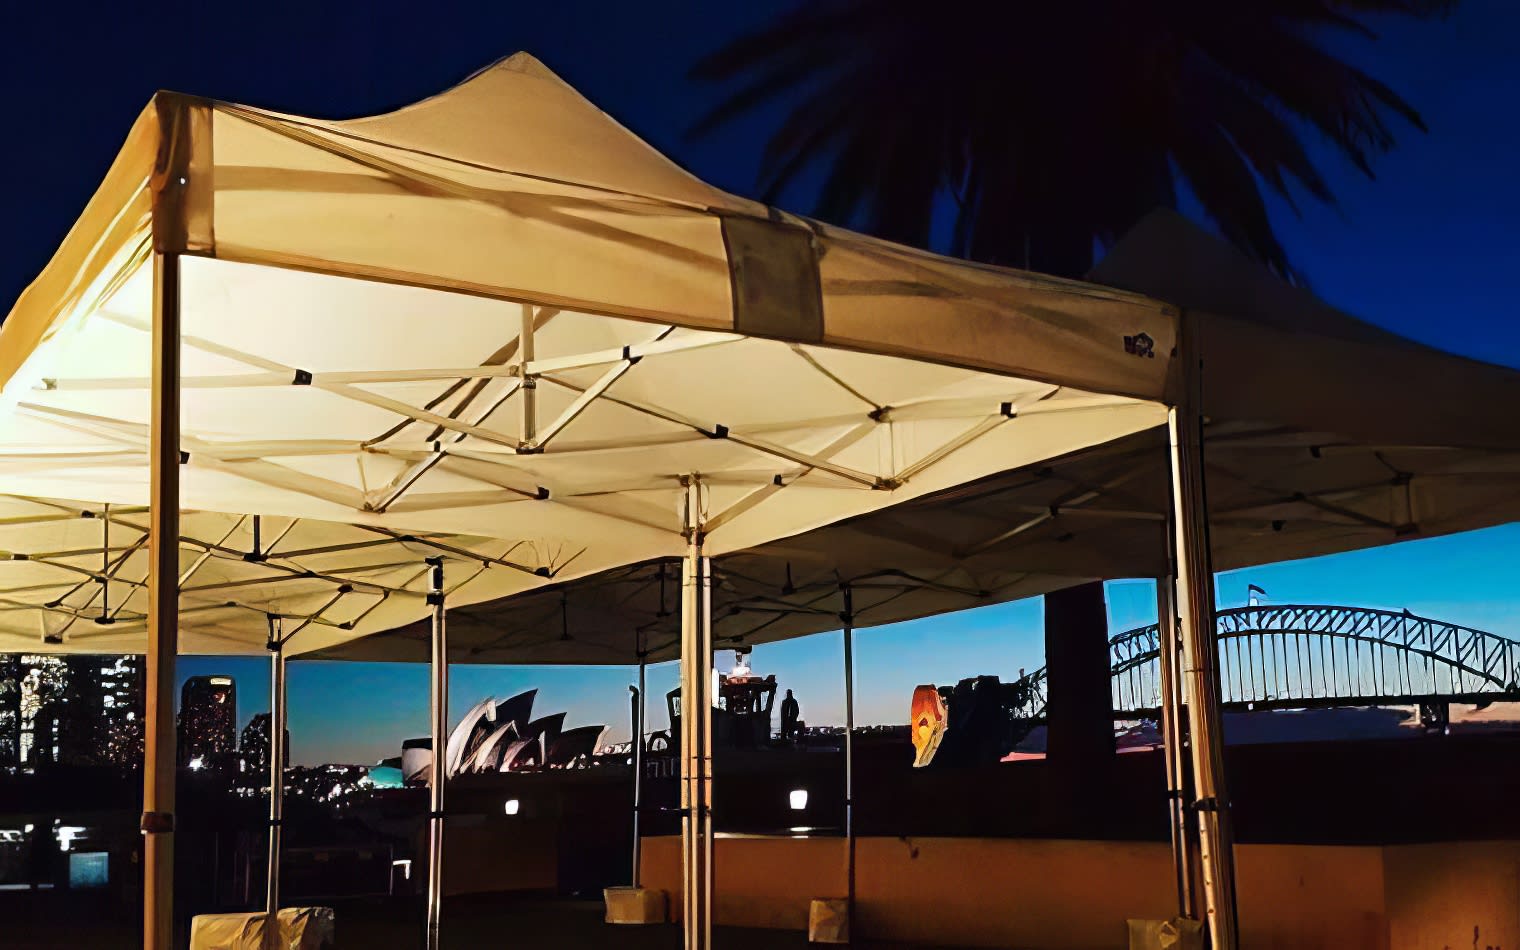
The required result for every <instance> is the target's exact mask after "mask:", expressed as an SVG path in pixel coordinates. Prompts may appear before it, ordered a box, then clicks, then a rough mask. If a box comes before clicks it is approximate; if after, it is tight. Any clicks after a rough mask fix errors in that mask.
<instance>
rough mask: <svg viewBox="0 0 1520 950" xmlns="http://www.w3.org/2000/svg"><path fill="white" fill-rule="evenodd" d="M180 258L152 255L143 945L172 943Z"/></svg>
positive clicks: (163, 948)
mask: <svg viewBox="0 0 1520 950" xmlns="http://www.w3.org/2000/svg"><path fill="white" fill-rule="evenodd" d="M179 311H180V279H179V255H178V254H174V253H164V252H161V251H159V252H155V253H154V255H153V384H152V416H151V419H152V424H151V425H150V426H149V433H148V441H149V453H148V465H149V478H150V489H149V491H150V510H149V513H148V523H149V532H148V552H149V553H148V565H149V566H148V658H147V667H148V669H147V674H148V676H147V680H148V681H147V695H146V697H145V698H146V702H145V708H144V714H145V719H146V722H145V723H144V729H143V814H142V833H143V947H144V950H169V947H170V946H171V945H172V943H173V940H174V776H175V764H176V763H175V758H176V755H175V752H176V750H175V744H174V660H175V656H176V654H177V653H178V652H179V466H180V451H179V357H180V353H179V344H180V312H179Z"/></svg>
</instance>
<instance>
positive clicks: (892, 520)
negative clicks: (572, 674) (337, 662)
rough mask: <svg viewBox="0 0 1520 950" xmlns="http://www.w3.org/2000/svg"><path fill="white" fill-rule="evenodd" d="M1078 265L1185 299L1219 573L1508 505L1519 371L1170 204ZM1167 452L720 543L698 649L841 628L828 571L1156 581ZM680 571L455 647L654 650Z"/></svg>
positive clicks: (504, 656)
mask: <svg viewBox="0 0 1520 950" xmlns="http://www.w3.org/2000/svg"><path fill="white" fill-rule="evenodd" d="M1093 277H1094V279H1097V280H1105V281H1112V282H1114V283H1118V284H1121V285H1124V286H1126V287H1132V288H1135V289H1141V290H1144V291H1146V292H1148V293H1151V294H1154V295H1155V296H1157V297H1159V298H1162V299H1166V300H1169V301H1173V302H1175V303H1177V304H1178V305H1180V306H1181V307H1183V308H1185V309H1186V310H1187V311H1188V312H1189V313H1190V314H1193V315H1194V319H1195V320H1196V323H1197V325H1198V327H1199V334H1198V336H1199V338H1200V341H1201V343H1202V347H1203V356H1202V358H1203V361H1204V363H1205V366H1206V370H1205V374H1204V376H1205V381H1204V395H1205V399H1204V403H1205V404H1206V405H1208V406H1209V407H1210V413H1209V415H1210V423H1209V425H1208V426H1207V427H1206V430H1205V446H1206V456H1207V466H1208V473H1209V486H1208V487H1209V492H1208V505H1209V523H1210V540H1211V542H1212V553H1213V562H1214V565H1215V567H1216V568H1218V569H1220V570H1232V569H1236V568H1241V567H1248V566H1252V565H1257V564H1264V563H1271V562H1275V561H1283V560H1289V559H1293V558H1301V557H1312V556H1317V555H1323V554H1331V553H1336V552H1341V551H1349V550H1355V549H1359V548H1365V547H1373V546H1378V545H1384V544H1389V543H1394V542H1401V541H1407V540H1414V539H1419V538H1429V537H1436V536H1439V535H1443V534H1449V533H1452V532H1457V531H1469V530H1474V529H1477V528H1482V527H1487V526H1491V525H1496V524H1503V523H1507V522H1511V521H1516V520H1520V432H1517V429H1520V424H1517V423H1520V420H1517V417H1516V415H1515V414H1513V413H1508V412H1503V411H1498V410H1497V407H1503V406H1507V405H1513V404H1516V401H1517V400H1520V373H1516V372H1514V371H1513V370H1509V369H1504V368H1501V367H1497V366H1490V365H1487V364H1482V363H1476V362H1474V361H1471V360H1465V359H1462V358H1459V357H1455V356H1452V355H1450V354H1447V353H1441V352H1438V351H1435V350H1432V349H1430V348H1428V347H1421V346H1418V345H1417V344H1414V343H1412V342H1410V341H1408V340H1404V339H1401V338H1399V337H1396V336H1393V335H1391V334H1388V333H1386V332H1384V331H1382V330H1379V329H1378V328H1376V327H1374V326H1372V325H1370V324H1367V323H1363V322H1361V321H1358V320H1356V319H1354V318H1352V317H1350V316H1347V315H1346V314H1344V313H1341V312H1340V311H1336V310H1333V309H1331V308H1330V307H1328V306H1327V305H1325V304H1324V303H1322V302H1321V301H1319V300H1317V299H1316V298H1315V297H1313V296H1312V295H1311V294H1309V293H1308V292H1306V291H1304V290H1302V289H1296V288H1293V287H1289V286H1287V285H1286V284H1283V283H1281V282H1280V281H1278V280H1276V279H1275V278H1273V277H1272V276H1271V275H1270V274H1268V273H1266V272H1265V271H1264V270H1263V269H1262V268H1261V267H1260V266H1259V265H1256V264H1254V263H1252V262H1250V261H1248V260H1246V259H1244V257H1243V256H1242V255H1241V254H1240V253H1239V252H1238V251H1236V250H1234V249H1233V248H1230V247H1229V246H1227V245H1225V244H1223V243H1222V242H1220V241H1218V240H1217V239H1215V238H1212V237H1210V236H1209V235H1207V234H1204V233H1203V232H1202V231H1201V230H1199V229H1198V228H1197V227H1196V226H1195V225H1192V224H1189V223H1188V222H1186V221H1185V220H1183V219H1182V218H1180V217H1178V216H1176V215H1173V214H1171V213H1158V214H1156V215H1153V216H1152V217H1150V218H1148V219H1147V220H1146V221H1145V222H1144V223H1143V224H1142V225H1141V226H1140V227H1139V228H1137V229H1136V230H1135V231H1134V232H1133V233H1132V234H1130V235H1128V236H1127V237H1126V238H1125V239H1124V240H1123V241H1121V242H1120V243H1119V245H1118V246H1117V247H1116V248H1114V249H1113V251H1112V252H1111V253H1110V254H1109V255H1108V256H1107V257H1106V258H1105V260H1104V261H1103V263H1102V265H1101V266H1100V267H1099V269H1098V270H1097V272H1096V273H1095V274H1094V275H1093ZM1253 341H1254V342H1253ZM1413 381H1421V382H1420V383H1419V384H1412V383H1413ZM1457 407H1465V408H1462V409H1458V408H1457ZM1490 407H1494V408H1490ZM1169 462H1170V460H1169V456H1168V451H1167V444H1166V433H1165V431H1164V430H1160V429H1153V430H1148V431H1145V432H1139V433H1135V434H1133V435H1129V436H1125V437H1123V438H1120V439H1117V440H1113V441H1111V442H1107V443H1104V444H1102V445H1096V446H1092V447H1089V448H1085V449H1081V450H1078V451H1075V452H1072V453H1070V454H1068V455H1065V456H1062V457H1059V458H1054V459H1042V460H1040V461H1039V462H1037V463H1035V464H1033V465H1029V466H1025V467H1022V468H1018V469H1013V470H1011V471H1007V472H1003V473H999V474H997V475H993V476H990V477H987V478H984V479H980V480H978V481H975V482H971V483H967V484H964V485H960V486H956V487H953V488H948V489H945V490H943V491H940V492H936V493H934V494H932V495H928V496H923V497H920V498H916V499H914V500H912V501H909V502H907V503H904V504H900V505H895V506H893V507H891V508H885V509H881V510H877V511H873V512H869V513H865V514H862V515H859V516H856V517H853V518H850V519H848V520H845V521H841V522H838V523H835V524H831V525H826V526H823V527H820V528H817V529H814V530H812V531H809V532H806V533H804V534H800V535H795V536H791V537H787V538H782V539H779V540H776V541H772V542H769V543H766V544H763V545H759V546H756V547H753V548H750V549H748V550H745V551H739V552H732V553H728V554H725V555H723V556H721V557H719V558H717V559H716V563H715V565H714V572H715V579H716V586H715V590H714V617H713V624H714V642H715V643H716V644H717V645H718V646H719V647H725V646H739V645H754V644H756V643H765V642H768V641H771V640H779V639H785V638H787V637H794V636H800V635H804V634H809V633H817V632H820V631H825V630H835V629H838V627H839V626H840V618H839V616H838V614H839V610H840V601H841V598H840V592H839V591H840V585H841V583H846V582H848V583H850V584H851V585H852V586H853V588H854V604H855V609H854V624H855V626H857V627H865V626H872V625H877V624H884V623H892V622H896V621H900V620H907V619H912V618H915V617H923V616H930V615H934V614H939V613H946V612H950V611H954V610H963V609H966V608H970V607H976V606H982V605H986V604H990V603H997V602H1000V601H1004V600H1012V599H1016V598H1020V597H1028V596H1033V595H1036V594H1041V593H1046V592H1049V591H1051V590H1056V589H1059V588H1061V587H1065V586H1067V585H1070V584H1073V583H1078V582H1080V581H1084V580H1091V579H1102V578H1115V577H1163V576H1165V575H1166V574H1167V573H1168V571H1169V570H1170V568H1169V565H1168V542H1167V537H1166V522H1167V517H1168V512H1169V511H1170V508H1171V503H1172V502H1171V497H1170V491H1171V473H1170V464H1169ZM662 578H663V580H662ZM678 584H679V570H678V568H676V567H675V566H673V565H671V564H662V563H660V562H648V563H644V564H638V565H631V566H628V567H625V568H620V569H617V570H614V571H609V572H604V573H602V574H599V575H594V576H590V577H585V578H581V579H578V580H574V581H569V582H566V583H556V584H554V585H551V586H549V587H546V588H543V589H540V590H537V591H533V592H528V593H524V594H521V595H517V596H514V597H509V598H504V599H501V600H498V601H491V602H486V603H478V604H473V605H470V606H466V607H462V608H460V609H457V610H455V611H453V612H452V614H451V620H452V627H451V640H450V642H451V644H452V646H451V653H450V656H451V658H452V659H453V660H454V661H455V662H475V663H591V662H600V663H636V662H638V661H639V660H640V659H647V660H650V661H659V660H666V659H671V658H673V657H675V656H676V655H677V652H678V644H679V617H678V616H677V615H676V614H675V613H674V612H673V610H672V605H673V604H674V598H675V596H676V588H677V586H678ZM427 643H428V630H427V628H426V625H422V624H414V625H412V626H409V627H404V628H401V629H398V630H395V631H391V632H388V633H385V634H382V635H378V636H373V637H367V638H365V639H362V640H355V641H350V642H347V643H344V644H339V645H335V646H334V647H332V648H330V649H327V650H324V651H322V652H321V653H320V654H319V655H322V656H326V657H331V658H339V657H342V658H352V659H371V660H386V659H410V660H419V659H423V658H425V657H426V655H427Z"/></svg>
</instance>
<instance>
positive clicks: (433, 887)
mask: <svg viewBox="0 0 1520 950" xmlns="http://www.w3.org/2000/svg"><path fill="white" fill-rule="evenodd" d="M427 562H428V565H429V568H430V570H429V574H430V576H431V583H430V584H429V585H428V586H429V591H428V595H427V599H428V603H429V604H430V605H431V606H432V608H433V649H432V657H431V660H432V662H431V664H430V667H431V669H430V672H431V674H432V688H431V690H430V698H431V703H430V709H429V715H430V719H431V723H432V741H433V767H432V770H431V772H432V776H431V779H430V781H429V783H428V878H427V888H428V889H427V950H438V948H439V946H440V944H439V927H440V924H441V922H442V916H443V828H444V825H443V790H444V785H445V784H446V783H447V781H448V761H447V756H446V755H445V754H444V750H445V748H446V744H447V742H448V728H449V658H448V641H447V637H446V633H445V629H444V620H445V608H444V603H443V558H441V557H432V558H428V559H427Z"/></svg>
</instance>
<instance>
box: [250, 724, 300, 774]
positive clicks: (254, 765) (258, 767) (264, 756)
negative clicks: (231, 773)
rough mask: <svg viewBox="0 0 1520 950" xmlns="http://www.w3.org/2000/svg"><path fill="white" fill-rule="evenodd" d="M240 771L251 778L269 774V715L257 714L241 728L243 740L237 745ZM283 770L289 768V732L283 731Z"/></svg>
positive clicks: (287, 730)
mask: <svg viewBox="0 0 1520 950" xmlns="http://www.w3.org/2000/svg"><path fill="white" fill-rule="evenodd" d="M238 758H239V759H240V760H241V765H240V769H241V771H243V772H246V773H248V774H250V775H252V776H255V778H257V776H261V775H265V774H267V773H268V772H269V713H259V714H258V715H256V716H254V717H253V718H252V719H250V720H248V725H246V726H244V727H243V738H242V740H241V742H240V744H239V745H238ZM284 760H285V761H284V762H283V763H282V765H283V767H284V768H287V769H288V768H290V730H289V729H286V730H285V755H284Z"/></svg>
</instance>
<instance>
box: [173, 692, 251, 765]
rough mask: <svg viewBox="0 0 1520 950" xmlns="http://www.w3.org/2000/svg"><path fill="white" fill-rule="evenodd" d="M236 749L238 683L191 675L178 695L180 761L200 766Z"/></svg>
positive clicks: (182, 763) (181, 763)
mask: <svg viewBox="0 0 1520 950" xmlns="http://www.w3.org/2000/svg"><path fill="white" fill-rule="evenodd" d="M236 751H237V685H236V684H235V683H234V682H233V681H232V677H230V676H192V677H190V678H189V679H187V680H185V685H184V687H183V688H182V689H181V690H180V694H179V764H180V765H186V766H190V767H191V768H199V767H201V766H203V765H210V764H213V763H214V762H216V761H217V760H218V759H219V758H220V757H223V756H225V755H227V754H228V753H232V752H236Z"/></svg>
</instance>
